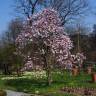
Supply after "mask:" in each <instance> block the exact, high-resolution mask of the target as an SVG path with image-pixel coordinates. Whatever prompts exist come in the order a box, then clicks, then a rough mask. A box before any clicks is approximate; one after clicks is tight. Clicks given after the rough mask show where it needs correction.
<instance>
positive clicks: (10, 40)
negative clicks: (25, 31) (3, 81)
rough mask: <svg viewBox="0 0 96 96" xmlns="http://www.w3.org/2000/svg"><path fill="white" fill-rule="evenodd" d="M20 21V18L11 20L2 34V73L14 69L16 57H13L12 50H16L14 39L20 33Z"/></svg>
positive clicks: (0, 53) (0, 52)
mask: <svg viewBox="0 0 96 96" xmlns="http://www.w3.org/2000/svg"><path fill="white" fill-rule="evenodd" d="M22 23H23V22H22V20H21V19H15V20H12V21H11V22H10V23H9V26H8V29H7V31H6V32H5V33H4V34H3V36H2V39H1V42H2V43H1V51H0V61H1V67H2V71H4V74H12V70H13V69H16V66H17V63H16V60H15V59H16V58H15V59H14V52H15V51H16V46H15V39H16V37H17V35H18V34H19V33H21V29H22V25H23V24H22ZM18 63H19V62H18ZM20 64H21V63H19V65H20Z"/></svg>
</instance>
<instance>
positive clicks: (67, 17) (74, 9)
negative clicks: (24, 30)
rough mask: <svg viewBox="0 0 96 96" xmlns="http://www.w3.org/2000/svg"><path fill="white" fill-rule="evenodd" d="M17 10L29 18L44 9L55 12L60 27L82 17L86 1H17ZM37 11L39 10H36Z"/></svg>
mask: <svg viewBox="0 0 96 96" xmlns="http://www.w3.org/2000/svg"><path fill="white" fill-rule="evenodd" d="M16 7H17V8H16V9H17V10H18V11H19V13H23V14H24V16H27V18H30V16H31V15H33V13H34V12H35V13H36V12H37V11H40V10H41V9H43V8H44V7H52V8H54V9H55V10H57V11H58V12H59V14H60V18H61V19H62V25H64V24H66V23H68V22H71V21H74V20H76V19H78V18H81V16H84V14H85V13H87V11H88V1H87V0H17V6H16ZM38 9H39V10H38Z"/></svg>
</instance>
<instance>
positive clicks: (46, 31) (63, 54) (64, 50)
mask: <svg viewBox="0 0 96 96" xmlns="http://www.w3.org/2000/svg"><path fill="white" fill-rule="evenodd" d="M29 21H32V25H28V24H27V23H25V25H24V28H23V30H22V32H21V33H20V34H19V35H18V37H17V39H16V45H17V46H18V48H19V50H22V49H23V48H24V47H25V46H26V47H27V45H28V44H30V45H31V44H33V43H35V45H37V46H38V48H37V50H40V52H37V54H38V55H39V54H43V55H44V54H46V53H47V51H48V50H49V49H50V53H51V54H53V56H54V57H55V58H56V61H57V62H59V64H61V65H66V64H67V63H68V62H67V60H68V59H69V57H70V50H71V49H72V47H73V44H72V41H71V40H70V38H69V36H68V35H67V34H66V33H65V31H64V28H63V26H61V20H60V18H59V15H58V14H57V12H56V11H55V10H54V9H50V8H48V9H44V10H43V11H42V12H40V13H38V14H34V15H33V16H32V17H30V18H29V19H28V21H26V22H29ZM46 48H48V50H46ZM29 51H30V54H31V49H30V50H28V52H29ZM35 54H36V53H35ZM35 54H34V56H33V59H32V60H34V61H36V60H38V59H40V57H38V56H37V55H35ZM36 56H37V57H36ZM40 62H42V61H40ZM31 63H32V62H31ZM42 63H43V62H42ZM27 65H29V63H27ZM28 67H30V66H28Z"/></svg>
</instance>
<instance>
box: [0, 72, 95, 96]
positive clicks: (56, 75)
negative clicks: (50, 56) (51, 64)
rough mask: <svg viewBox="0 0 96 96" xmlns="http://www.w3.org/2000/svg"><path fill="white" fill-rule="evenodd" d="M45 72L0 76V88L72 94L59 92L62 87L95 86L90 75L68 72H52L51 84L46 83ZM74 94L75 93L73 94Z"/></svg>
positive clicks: (52, 93)
mask: <svg viewBox="0 0 96 96" xmlns="http://www.w3.org/2000/svg"><path fill="white" fill-rule="evenodd" d="M45 74H46V73H45V72H44V71H43V72H25V74H24V75H23V76H22V77H16V76H1V77H0V88H3V89H11V90H16V91H23V92H28V93H34V94H43V95H44V96H45V95H46V96H47V95H48V94H49V95H48V96H72V94H69V95H68V94H67V93H66V94H64V93H61V92H60V90H61V89H62V88H63V87H66V86H67V87H73V88H77V87H85V88H96V84H95V83H92V82H91V75H87V74H84V73H81V74H80V75H78V76H72V75H70V74H69V73H68V72H66V71H64V72H63V73H61V72H60V71H54V72H52V79H53V82H52V84H51V86H48V85H47V82H46V75H45ZM73 96H75V95H73Z"/></svg>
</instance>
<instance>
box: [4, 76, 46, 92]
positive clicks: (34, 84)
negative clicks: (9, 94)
mask: <svg viewBox="0 0 96 96" xmlns="http://www.w3.org/2000/svg"><path fill="white" fill-rule="evenodd" d="M6 85H7V86H9V87H13V88H15V89H16V90H17V91H26V92H32V91H35V90H36V89H39V88H44V87H47V82H46V80H34V79H27V78H26V79H15V80H7V81H6Z"/></svg>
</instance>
